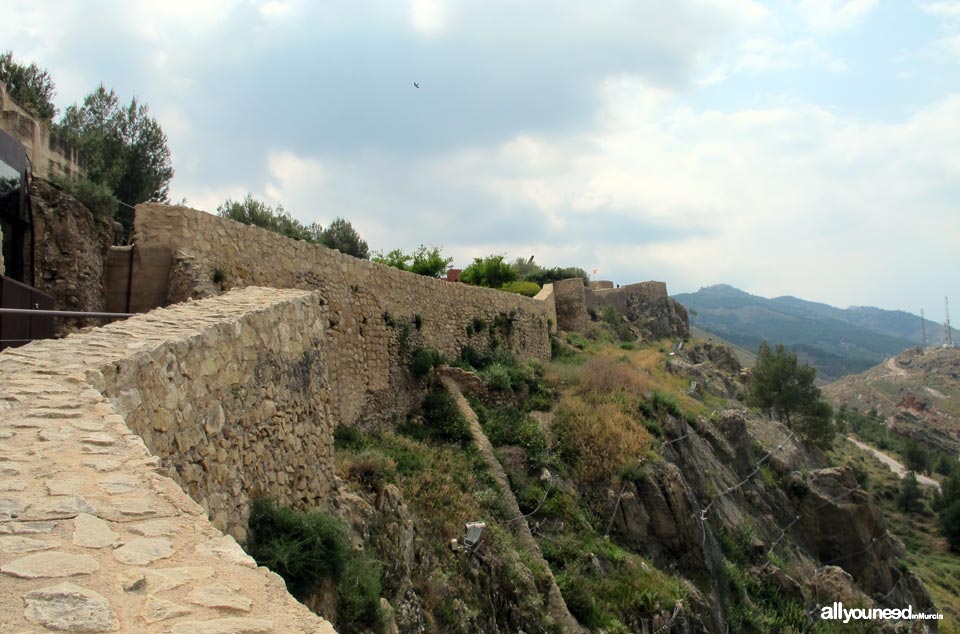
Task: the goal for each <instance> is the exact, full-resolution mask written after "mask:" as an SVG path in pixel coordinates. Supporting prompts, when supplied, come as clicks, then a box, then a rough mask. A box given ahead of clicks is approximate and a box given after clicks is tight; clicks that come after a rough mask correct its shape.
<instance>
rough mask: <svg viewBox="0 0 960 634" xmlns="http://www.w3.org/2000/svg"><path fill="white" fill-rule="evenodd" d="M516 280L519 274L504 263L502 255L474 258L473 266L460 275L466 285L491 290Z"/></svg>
mask: <svg viewBox="0 0 960 634" xmlns="http://www.w3.org/2000/svg"><path fill="white" fill-rule="evenodd" d="M515 279H517V272H516V271H514V270H513V268H512V267H511V266H510V264H508V263H507V262H505V261H504V256H502V255H490V256H487V257H485V258H474V259H473V264H471V265H470V266H468V267H467V268H465V269H463V271H462V272H461V273H460V281H461V282H463V283H464V284H472V285H473V286H487V287H490V288H500V287H502V286H503V285H504V284H506V283H507V282H512V281H514V280H515Z"/></svg>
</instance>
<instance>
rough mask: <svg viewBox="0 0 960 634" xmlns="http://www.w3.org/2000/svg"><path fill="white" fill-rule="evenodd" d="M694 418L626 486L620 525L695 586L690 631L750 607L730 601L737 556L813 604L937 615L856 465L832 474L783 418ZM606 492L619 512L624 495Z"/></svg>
mask: <svg viewBox="0 0 960 634" xmlns="http://www.w3.org/2000/svg"><path fill="white" fill-rule="evenodd" d="M692 422H693V421H685V420H679V419H676V420H674V421H673V423H672V424H671V425H670V426H668V427H666V428H665V429H664V432H665V434H664V440H665V441H667V442H669V443H670V444H669V446H666V447H664V449H663V451H662V457H663V461H662V462H655V463H653V464H650V465H649V466H648V472H649V477H647V478H646V479H645V480H644V481H642V482H639V483H636V484H631V485H630V486H629V487H627V490H626V492H625V493H624V494H623V495H622V497H621V498H620V502H619V508H618V509H617V511H616V513H615V516H614V521H613V524H612V526H613V535H614V537H615V539H616V540H617V541H618V542H619V543H622V544H624V545H626V546H628V547H629V548H630V549H631V550H634V551H636V552H639V553H642V554H644V555H646V556H649V557H650V558H651V559H652V560H653V561H654V562H656V563H657V565H658V566H660V567H661V568H663V569H669V570H675V571H677V572H679V573H680V574H682V575H683V576H685V577H686V578H688V579H690V580H691V581H692V582H693V583H694V584H695V585H696V586H697V588H698V590H699V593H697V595H696V598H697V599H699V600H701V602H702V603H703V605H701V606H700V607H701V609H700V610H699V611H697V612H696V619H699V621H698V625H697V626H695V627H694V626H693V625H692V623H688V625H691V628H692V629H691V631H706V632H723V631H725V628H726V626H727V625H728V623H729V620H730V618H731V617H730V614H731V612H730V610H731V606H732V605H735V604H737V603H742V602H744V601H747V602H749V599H748V598H746V597H738V596H736V594H733V595H731V591H730V588H729V582H728V580H727V574H728V573H726V572H725V566H728V565H729V563H730V562H734V561H736V562H737V566H738V567H742V568H743V569H744V571H745V573H746V574H747V575H748V576H751V577H754V578H756V579H763V580H764V583H766V584H770V585H771V586H772V587H775V588H777V589H778V592H779V593H780V595H781V596H782V597H784V598H787V599H791V600H795V601H798V602H800V603H802V604H804V605H806V606H807V609H812V608H813V607H816V606H820V605H825V604H829V603H830V602H831V601H833V600H848V599H849V600H850V601H853V600H857V601H861V602H862V603H863V604H865V605H867V606H872V605H876V606H878V607H891V608H893V607H902V606H904V605H913V606H914V607H915V609H918V610H920V609H925V610H928V611H930V610H932V609H933V608H934V606H933V602H932V601H931V599H930V597H929V595H928V593H927V591H926V589H925V588H924V587H923V584H922V582H921V581H920V580H919V579H918V578H917V577H916V576H914V575H913V574H912V573H909V572H904V571H903V570H902V569H901V566H900V565H899V561H900V557H901V556H902V555H903V554H904V550H903V545H902V544H901V543H900V542H899V540H897V539H896V538H895V537H894V536H892V535H891V534H890V533H889V532H888V531H887V528H886V525H885V523H884V520H883V517H882V515H881V514H880V512H879V511H878V509H877V508H876V507H875V506H874V504H873V503H872V502H871V501H870V496H869V495H868V494H867V493H866V492H865V491H863V490H862V489H860V488H859V487H858V485H857V482H856V480H855V478H854V477H853V474H852V472H851V471H850V469H849V468H847V467H843V468H833V467H824V466H823V464H822V463H821V461H820V460H821V459H820V458H818V456H817V455H814V454H810V453H808V452H807V451H806V450H805V449H804V447H803V446H802V445H801V444H799V443H798V442H796V441H795V440H794V439H793V438H792V436H791V435H790V434H789V431H788V430H786V429H785V428H783V427H782V426H780V425H779V424H778V423H776V422H772V421H767V420H764V419H762V418H759V417H754V416H752V415H748V414H747V413H746V412H745V411H742V410H730V411H726V412H723V413H721V414H719V415H717V416H714V417H712V419H707V418H703V417H701V418H700V419H699V420H698V421H696V422H695V424H691V423H692ZM608 495H609V496H610V508H611V509H612V508H614V505H615V502H616V499H617V493H616V492H615V491H609V492H608ZM770 554H774V555H777V556H778V557H781V559H779V560H777V561H778V562H779V561H783V560H789V561H790V562H791V564H790V569H789V571H787V570H784V569H781V568H780V567H779V566H778V565H775V564H773V563H772V562H771V560H770V559H769V558H768V556H769V555H770ZM725 562H726V563H725ZM696 603H697V602H696V601H694V604H696ZM921 606H922V607H921ZM692 607H693V606H692ZM731 631H733V630H732V629H731Z"/></svg>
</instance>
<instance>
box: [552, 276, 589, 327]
mask: <svg viewBox="0 0 960 634" xmlns="http://www.w3.org/2000/svg"><path fill="white" fill-rule="evenodd" d="M585 290H586V289H584V287H583V280H582V279H581V278H579V277H574V278H571V279H568V280H560V281H558V282H554V284H553V294H554V302H555V305H556V311H557V328H558V329H560V330H565V331H571V332H572V331H582V330H585V329H586V328H587V325H588V324H589V323H590V317H589V315H587V304H586V300H585V298H584V292H585Z"/></svg>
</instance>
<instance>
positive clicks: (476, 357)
mask: <svg viewBox="0 0 960 634" xmlns="http://www.w3.org/2000/svg"><path fill="white" fill-rule="evenodd" d="M460 360H461V361H463V362H464V363H466V364H467V365H468V366H470V367H471V368H474V369H476V370H482V369H484V368H485V367H487V366H488V365H490V355H489V354H485V353H483V352H480V351H479V350H477V349H476V348H474V347H473V346H464V347H462V348H460Z"/></svg>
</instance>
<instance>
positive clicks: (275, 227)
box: [217, 194, 366, 247]
mask: <svg viewBox="0 0 960 634" xmlns="http://www.w3.org/2000/svg"><path fill="white" fill-rule="evenodd" d="M217 215H219V216H220V217H221V218H229V219H230V220H236V221H237V222H242V223H243V224H245V225H254V226H257V227H260V228H262V229H267V230H268V231H273V232H274V233H279V234H280V235H282V236H286V237H288V238H293V239H294V240H305V241H307V242H313V243H320V242H321V237H322V234H323V231H322V229H321V227H320V225H318V224H317V223H312V224H309V225H305V224H303V223H301V222H300V221H299V220H297V219H296V218H294V217H293V216H291V215H290V214H289V213H287V212H286V211H285V210H284V209H283V205H281V204H280V203H277V206H276V207H275V208H274V207H271V206H270V205H268V204H267V203H265V202H263V201H261V200H257V199H256V198H254V197H253V194H247V195H246V196H245V197H244V199H243V200H241V201H235V200H231V199H229V198H228V199H227V200H226V201H224V202H223V204H221V205H220V206H219V207H217ZM364 247H366V243H364Z"/></svg>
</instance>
